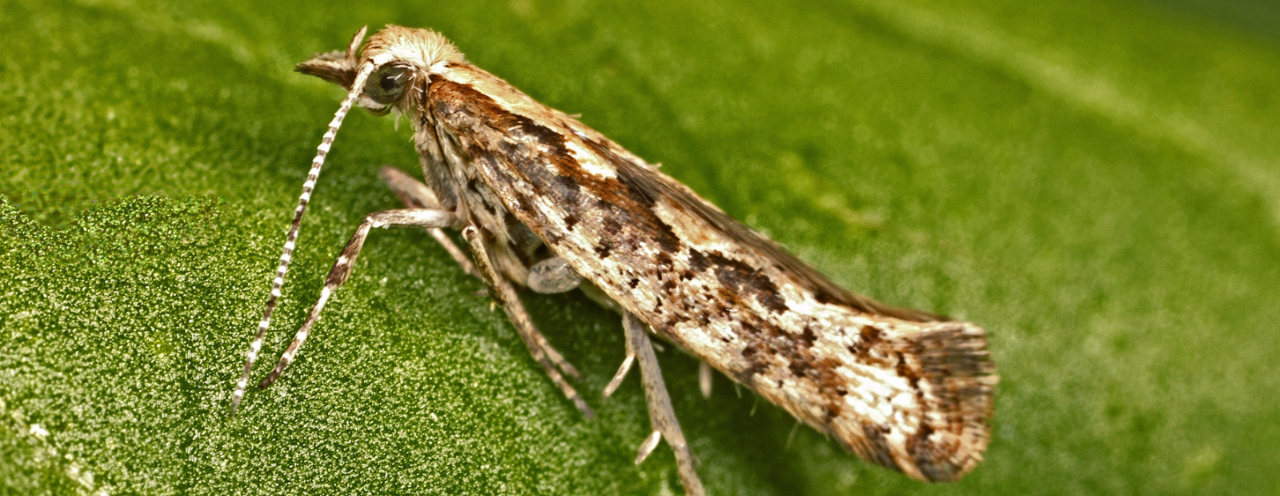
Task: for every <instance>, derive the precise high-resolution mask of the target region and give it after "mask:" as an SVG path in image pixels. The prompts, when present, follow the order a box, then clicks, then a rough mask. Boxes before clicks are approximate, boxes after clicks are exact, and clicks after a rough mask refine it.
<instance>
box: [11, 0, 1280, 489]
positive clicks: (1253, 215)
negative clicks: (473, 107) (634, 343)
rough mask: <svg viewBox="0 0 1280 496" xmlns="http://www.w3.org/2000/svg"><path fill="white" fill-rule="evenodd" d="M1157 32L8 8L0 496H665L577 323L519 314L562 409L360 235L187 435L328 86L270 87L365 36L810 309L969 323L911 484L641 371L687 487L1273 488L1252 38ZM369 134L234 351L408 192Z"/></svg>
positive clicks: (1269, 119) (1132, 13)
mask: <svg viewBox="0 0 1280 496" xmlns="http://www.w3.org/2000/svg"><path fill="white" fill-rule="evenodd" d="M1173 4H1177V5H1182V6H1184V7H1168V6H1159V5H1149V4H1145V3H1123V2H1105V1H1101V0H1083V1H1073V2H1066V1H1061V2H1030V3H1028V2H1015V1H1012V0H987V1H983V2H960V3H957V2H946V1H939V0H907V1H896V0H847V1H841V0H819V1H816V2H810V3H808V4H806V5H783V4H778V3H775V2H766V1H759V0H749V1H747V2H745V3H744V2H730V1H722V0H712V1H706V2H687V1H682V2H671V1H667V2H643V3H641V2H637V3H635V4H631V3H625V4H618V5H601V4H595V3H586V2H543V1H535V0H512V1H510V2H507V3H500V4H494V5H473V3H472V2H443V3H441V4H437V5H419V4H416V3H415V2H406V1H383V2H377V3H376V4H369V5H368V6H366V5H358V3H357V2H345V3H334V4H333V5H329V6H318V5H316V4H315V3H314V2H254V3H247V2H237V3H236V4H234V5H233V4H231V3H229V2H202V1H188V2H182V3H175V4H164V3H160V2H153V1H149V0H137V1H129V0H84V1H81V2H69V1H59V0H52V1H40V2H37V1H31V0H13V1H8V2H6V3H4V5H0V9H2V11H3V12H4V15H2V16H0V29H2V30H3V32H4V33H5V34H6V40H7V45H6V50H4V53H3V55H0V64H3V66H2V67H3V71H2V72H0V109H3V110H2V111H0V154H2V155H0V194H2V195H3V200H0V229H2V233H3V234H2V237H0V238H2V239H0V481H3V485H0V494H39V493H53V494H73V493H101V494H117V493H146V494H219V495H223V494H265V493H271V494H351V493H357V494H369V493H414V494H423V493H425V494H462V493H471V494H529V493H538V494H556V495H559V494H669V493H674V494H679V493H680V492H681V488H680V485H679V480H678V476H677V474H676V471H675V464H674V459H673V457H672V456H671V454H670V451H669V450H667V449H666V448H660V449H659V450H657V451H656V452H655V455H654V456H653V457H651V458H650V459H649V460H648V461H646V462H645V463H644V464H643V465H640V466H638V467H637V466H634V465H633V464H632V460H633V456H634V453H635V448H636V446H637V445H638V443H639V442H640V441H641V440H642V439H643V438H644V436H645V435H646V434H647V431H648V419H647V416H646V413H645V408H644V403H643V397H642V393H641V391H640V388H639V386H638V384H637V381H636V380H635V379H634V378H633V379H630V380H629V381H628V382H627V383H624V386H623V388H622V389H621V390H620V391H619V393H618V394H617V395H616V396H614V397H613V398H611V399H609V400H608V401H605V400H603V399H601V398H599V397H598V395H597V394H596V392H597V391H600V390H601V388H602V387H603V386H604V384H605V383H606V382H607V381H608V379H609V378H610V376H611V375H612V373H613V371H614V369H615V367H616V366H617V365H618V362H619V361H620V360H621V359H622V356H623V341H622V333H621V327H620V324H619V322H618V319H617V317H616V316H614V315H612V314H610V313H608V312H606V311H605V310H602V309H600V308H598V307H595V306H594V305H593V304H591V303H590V302H589V301H588V300H586V299H585V298H583V297H582V296H581V295H578V294H570V295H562V296H536V295H530V296H528V297H527V298H526V302H527V305H528V306H529V307H530V310H531V312H532V313H533V314H534V315H533V316H534V319H535V321H536V322H537V323H538V325H539V327H540V328H541V329H542V330H543V331H544V332H545V333H546V334H547V336H548V338H549V339H550V340H551V341H552V342H553V343H554V344H555V345H556V347H557V348H558V349H560V350H561V351H563V352H564V353H565V355H566V356H567V357H568V358H569V359H570V361H572V362H573V363H574V364H575V365H577V366H578V367H579V368H580V369H581V370H582V371H583V373H584V378H583V380H582V381H580V382H579V384H578V387H579V390H580V391H583V392H584V393H585V395H586V396H587V398H588V402H589V403H591V405H592V406H593V407H594V408H596V411H597V412H598V417H597V418H596V419H594V420H590V421H587V420H584V419H583V418H582V416H581V415H580V414H579V413H578V412H577V411H576V410H575V409H574V408H573V406H572V405H571V404H570V403H568V402H567V401H565V400H564V399H563V398H562V397H561V396H560V394H559V393H558V392H557V391H556V390H555V389H554V388H553V387H552V385H551V384H550V382H549V381H548V380H547V379H546V378H545V377H543V375H542V372H541V371H540V369H539V367H538V366H537V364H536V363H535V362H534V361H533V360H532V359H531V358H530V357H529V356H528V353H527V351H526V350H525V348H524V346H523V344H522V343H521V341H520V339H519V338H518V337H517V336H516V335H515V332H514V330H513V329H512V328H511V326H510V324H509V323H508V322H506V319H505V318H504V317H503V315H502V313H501V311H493V310H491V309H490V305H489V300H488V299H487V298H485V297H480V296H476V294H477V292H478V291H480V290H481V289H482V286H481V284H480V283H479V282H477V281H476V280H474V279H472V278H469V277H468V276H466V275H465V274H463V273H462V272H461V271H460V270H459V269H458V268H457V267H456V266H455V265H454V264H453V262H452V261H451V260H450V259H449V257H448V256H447V255H446V254H445V253H444V252H443V250H441V249H439V248H438V247H437V246H434V245H433V243H432V242H431V240H430V238H428V237H427V236H425V235H424V234H423V233H422V232H420V231H414V230H386V231H383V230H379V231H378V232H376V233H375V234H374V235H373V237H372V238H371V239H370V241H369V243H368V245H366V251H365V255H364V256H363V257H362V258H361V260H360V263H359V264H358V266H357V268H356V272H355V275H354V276H353V277H352V279H351V281H350V283H348V285H347V286H345V287H343V288H342V290H341V291H339V292H338V293H337V294H336V295H335V297H334V299H333V301H332V302H331V303H330V305H329V307H328V309H327V310H326V313H325V316H324V318H323V319H322V320H321V322H320V324H319V326H318V327H317V330H316V332H315V334H314V335H313V337H312V339H311V340H310V341H308V343H307V345H306V347H305V348H304V351H303V352H302V353H301V355H300V359H299V360H298V361H297V362H296V363H295V364H294V366H293V367H292V368H291V369H290V370H289V372H288V373H287V374H286V375H285V376H284V378H283V379H282V380H281V382H280V383H278V384H277V385H276V386H274V387H273V388H271V389H268V390H266V391H263V392H252V393H251V394H250V395H249V396H248V398H247V399H246V401H245V404H244V408H243V410H242V412H241V414H239V415H238V416H236V417H234V418H229V417H228V416H227V415H226V407H227V403H228V400H229V397H230V392H231V388H232V386H233V382H234V380H235V379H236V378H237V377H238V374H239V371H240V366H241V364H242V360H243V356H244V352H245V351H246V347H247V344H248V341H249V339H250V337H251V334H252V333H253V330H254V326H255V323H256V322H257V320H258V318H259V317H260V312H261V310H262V304H263V302H264V301H265V299H266V296H267V292H268V290H269V284H270V279H271V277H272V270H273V269H274V266H275V263H276V260H277V257H278V256H279V253H280V249H281V244H282V243H283V238H284V233H285V231H286V229H287V227H288V223H289V219H290V216H291V214H292V210H293V206H294V202H295V200H296V198H297V195H298V193H299V191H300V187H301V183H302V180H303V178H304V176H305V174H306V170H307V165H308V161H309V159H310V158H311V156H312V154H313V153H314V150H315V146H316V145H317V144H318V142H319V137H320V134H321V133H322V132H323V130H324V126H325V124H326V123H327V122H328V120H329V118H330V116H331V115H332V112H333V110H334V109H336V107H337V105H338V100H339V98H340V96H341V95H340V94H339V93H338V90H336V89H335V88H333V87H332V85H328V84H326V83H324V82H322V81H319V80H316V79H314V78H308V77H305V76H301V75H298V74H295V73H293V72H292V71H291V68H292V64H293V63H295V62H297V61H300V60H303V59H305V58H306V57H307V56H309V55H310V54H312V53H315V52H320V51H327V50H334V49H339V48H342V47H343V46H345V43H346V41H347V40H348V38H349V36H350V35H351V34H352V33H353V32H354V31H355V30H356V29H358V28H359V27H360V26H361V25H364V24H366V23H367V24H369V25H370V26H371V27H372V28H374V29H376V28H378V27H380V26H381V25H382V24H384V23H396V24H403V25H408V26H420V27H431V28H434V29H437V30H439V31H441V32H443V33H444V34H446V35H447V36H449V37H450V38H451V39H453V41H454V42H455V43H456V44H457V45H458V46H459V47H460V48H461V49H462V50H463V52H465V53H466V54H467V55H468V57H469V59H470V60H472V61H473V62H475V63H476V64H477V65H479V66H481V67H484V68H486V69H487V70H489V71H491V72H494V73H495V74H498V75H500V76H502V77H504V78H507V79H508V80H509V81H511V82H512V83H513V84H515V85H516V86H517V87H519V88H521V89H523V90H525V91H526V92H528V93H529V94H531V95H533V96H534V97H536V98H538V99H540V100H542V101H544V102H546V103H548V104H550V105H552V106H554V107H557V108H560V109H562V110H564V111H566V112H570V113H581V114H583V120H584V121H585V122H587V123H588V124H589V125H592V126H594V127H596V128H597V129H599V130H600V131H602V132H604V133H605V134H606V135H608V136H610V137H612V138H614V139H615V140H617V141H618V142H619V143H621V144H623V145H624V146H626V147H628V148H629V149H631V150H632V151H634V152H636V153H638V154H639V155H641V156H643V157H645V158H647V159H649V160H651V161H654V162H662V163H664V164H666V165H665V166H664V169H663V170H664V171H666V172H667V173H668V174H671V175H673V176H675V177H676V178H678V179H680V180H682V181H684V182H685V183H686V184H688V185H689V186H690V187H692V188H693V189H695V190H697V191H698V192H700V193H701V194H703V195H704V196H706V197H707V198H708V199H710V200H712V201H713V202H715V203H717V204H718V205H720V206H721V207H723V208H724V209H725V210H726V211H728V212H729V213H730V214H732V215H734V216H735V217H738V218H740V219H744V220H745V221H746V222H748V223H749V224H751V225H753V226H755V227H757V228H758V229H760V230H761V231H764V232H766V233H768V234H770V235H771V236H773V237H774V238H776V239H778V240H780V241H781V242H782V243H784V244H785V245H787V246H788V247H789V248H790V249H792V250H793V251H795V252H796V253H797V254H799V255H800V256H801V257H802V258H804V259H806V260H808V261H810V262H811V263H813V264H814V265H816V266H817V267H819V268H820V269H822V270H823V271H824V272H826V273H828V274H830V275H831V276H832V277H833V278H834V279H835V280H837V281H839V282H840V283H841V284H843V285H845V286H846V287H848V288H850V289H853V290H855V291H858V292H862V293H866V294H869V295H871V296H873V297H875V298H878V299H881V300H884V301H886V302H890V303H893V304H898V305H906V306H914V307H919V308H923V309H927V310H931V311H937V312H943V313H948V314H951V315H955V316H957V317H961V318H964V319H967V320H971V321H974V322H977V323H979V324H981V325H983V326H985V327H986V328H987V330H988V331H989V333H990V340H991V348H992V351H993V353H994V356H995V358H996V361H997V363H998V365H999V368H1000V374H1001V378H1002V381H1001V383H1000V387H999V390H998V395H997V410H996V417H995V419H994V425H993V433H994V438H993V440H992V443H991V447H990V450H989V451H988V453H987V460H986V461H985V462H984V463H983V464H981V465H979V466H978V468H977V469H976V470H975V471H974V472H973V473H972V474H970V475H969V476H968V477H966V478H965V480H964V481H963V482H960V483H958V484H944V485H927V484H923V483H919V482H915V481H912V480H909V479H906V478H905V477H903V476H901V475H899V474H896V473H893V472H890V471H886V470H883V469H879V468H875V467H872V466H869V465H868V464H866V463H863V462H861V461H859V460H857V459H856V458H855V457H853V456H852V455H848V454H845V453H843V452H842V450H841V449H840V448H839V447H838V445H836V444H835V442H834V441H831V440H827V439H824V438H823V437H822V436H821V435H819V434H817V433H815V432H813V431H812V430H810V429H808V428H805V427H801V428H799V429H798V430H793V426H794V425H795V423H794V421H793V420H792V419H791V418H790V417H789V416H788V415H787V414H785V412H782V411H781V410H779V409H777V408H775V407H773V406H771V405H768V404H757V402H756V400H755V399H754V397H753V396H752V395H751V394H750V393H749V392H748V391H745V390H742V391H737V390H736V389H735V388H734V387H733V386H732V385H731V384H730V382H729V381H727V380H725V379H723V378H717V382H716V390H715V393H714V395H713V396H712V398H710V399H705V400H704V399H702V398H701V397H700V395H699V394H698V393H697V385H696V379H695V376H696V372H697V365H696V363H694V362H693V360H691V359H689V358H688V357H686V356H685V355H683V354H681V353H676V352H674V351H673V350H670V349H668V351H666V352H665V353H662V354H661V355H660V360H661V361H662V365H663V367H664V372H665V376H666V379H667V381H668V384H669V387H670V389H671V391H672V395H673V400H674V402H675V405H676V410H677V413H678V414H679V416H680V419H681V422H682V425H683V427H684V431H685V432H686V434H687V435H688V436H689V437H690V440H691V443H692V446H693V450H694V452H695V453H696V455H697V456H698V457H699V459H700V461H701V467H700V473H701V475H702V477H703V479H704V481H705V482H706V484H707V487H708V489H709V492H710V493H711V494H903V493H939V494H979V493H981V494H992V493H1006V494H1026V493H1038V492H1048V493H1056V494H1124V493H1129V494H1168V493H1182V494H1191V493H1215V494H1222V493H1232V494H1275V493H1276V492H1277V491H1280V484H1278V483H1277V479H1276V478H1275V477H1272V476H1271V475H1270V473H1269V472H1270V471H1271V470H1272V469H1274V467H1276V466H1280V450H1276V449H1275V446H1277V445H1280V427H1278V426H1280V402H1277V401H1276V399H1275V398H1276V396H1275V392H1276V391H1277V390H1280V374H1277V373H1276V368H1275V366H1274V365H1273V364H1274V363H1275V357H1276V356H1280V339H1277V332H1276V331H1277V327H1276V322H1280V304H1277V302H1280V236H1278V235H1277V234H1278V233H1280V166H1278V164H1277V159H1276V158H1275V157H1280V140H1277V139H1276V136H1280V96H1278V95H1280V43H1277V38H1276V37H1275V36H1272V35H1267V34H1264V35H1258V34H1257V33H1259V32H1265V33H1274V32H1275V31H1274V30H1272V31H1267V29H1268V28H1267V26H1271V27H1274V26H1275V24H1269V25H1268V24H1266V22H1267V21H1266V19H1277V17H1276V12H1277V9H1276V8H1275V7H1274V6H1267V5H1265V4H1264V3H1262V2H1258V3H1256V4H1253V3H1250V2H1249V0H1236V1H1234V2H1233V3H1232V4H1233V5H1236V6H1240V10H1237V11H1238V12H1246V11H1248V9H1249V8H1252V9H1255V10H1256V11H1257V12H1260V13H1263V14H1265V15H1262V14H1259V15H1257V16H1251V17H1249V18H1247V19H1244V20H1239V19H1237V20H1239V22H1238V24H1239V25H1241V26H1245V27H1244V28H1241V29H1240V30H1235V29H1233V28H1232V27H1231V24H1229V23H1230V22H1235V21H1231V19H1236V18H1232V17H1231V16H1230V15H1227V14H1215V16H1217V17H1213V19H1218V20H1213V21H1203V20H1197V18H1196V17H1194V15H1199V14H1196V13H1203V12H1206V11H1204V10H1196V8H1194V6H1195V5H1200V4H1197V3H1196V2H1195V1H1194V0H1179V1H1177V2H1173ZM1187 5H1191V6H1192V7H1185V6H1187ZM1178 9H1185V10H1178ZM1214 12H1227V11H1226V10H1218V11H1214ZM1211 17H1212V16H1211ZM1221 19H1227V22H1226V23H1224V22H1223V21H1222V20H1221ZM1258 26H1262V27H1261V28H1259V27H1258ZM405 127H407V126H401V129H399V130H396V129H395V126H394V123H393V120H392V119H379V118H375V117H372V116H369V115H366V114H364V113H359V115H356V114H353V115H352V117H351V118H350V119H349V122H348V124H347V126H346V127H345V128H344V129H343V131H342V133H341V135H340V136H339V138H338V141H337V143H336V145H335V148H334V152H333V153H332V154H331V155H330V159H329V165H328V166H327V168H326V170H325V172H324V175H323V176H322V177H321V180H320V186H319V189H318V190H317V192H316V194H315V195H314V197H313V203H312V208H311V212H310V214H309V215H308V218H307V220H306V222H305V224H304V228H303V232H302V237H301V240H300V243H299V250H298V252H297V253H296V255H295V258H294V263H293V266H292V270H291V271H290V274H289V282H288V283H287V284H286V286H285V291H284V297H283V306H282V307H281V308H280V310H279V312H278V313H277V317H276V319H275V321H274V327H273V329H272V332H271V334H270V337H269V339H268V342H267V346H266V348H265V351H264V355H265V356H266V357H274V356H277V355H278V354H279V353H280V352H281V351H282V349H283V347H284V346H285V344H286V343H287V340H288V339H289V338H290V337H291V335H292V331H293V330H294V328H295V326H297V325H299V324H300V323H301V320H302V317H303V315H304V313H305V312H306V310H307V309H308V308H309V306H310V305H311V303H312V302H313V301H314V299H315V298H316V297H317V296H318V293H319V287H320V284H321V280H322V278H323V275H324V273H325V271H327V269H328V267H329V265H330V263H331V262H332V259H333V257H335V256H336V255H337V252H338V251H339V249H340V247H341V246H342V244H343V243H344V242H345V240H346V237H347V236H349V235H350V233H351V231H352V230H353V229H354V228H355V226H356V224H357V223H358V222H359V219H360V218H361V216H362V215H364V214H365V213H368V212H371V211H374V210H378V209H385V208H391V207H394V206H395V205H396V204H397V203H396V200H395V198H394V197H393V196H392V195H391V194H389V192H388V191H387V190H386V189H385V188H384V187H382V185H381V184H379V182H378V180H377V178H376V174H375V173H376V170H377V167H378V166H379V165H381V164H386V163H389V164H394V165H396V166H398V167H400V168H401V169H404V170H407V171H413V170H415V169H416V167H417V165H416V164H417V158H416V156H415V153H414V151H413V147H412V145H411V142H410V139H409V136H408V133H407V130H406V129H404V128H405ZM266 361H267V362H270V361H271V360H270V358H268V359H266ZM268 366H269V364H268V365H264V366H261V367H260V369H261V370H259V371H258V373H257V375H256V377H262V374H264V373H265V370H266V368H267V367H268ZM737 393H740V395H739V394H737Z"/></svg>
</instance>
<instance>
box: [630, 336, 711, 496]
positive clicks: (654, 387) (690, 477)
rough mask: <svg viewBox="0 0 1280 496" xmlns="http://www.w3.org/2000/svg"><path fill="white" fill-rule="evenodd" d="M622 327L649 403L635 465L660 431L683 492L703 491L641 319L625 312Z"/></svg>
mask: <svg viewBox="0 0 1280 496" xmlns="http://www.w3.org/2000/svg"><path fill="white" fill-rule="evenodd" d="M622 328H623V330H624V331H625V332H626V335H627V354H628V356H631V355H634V356H635V359H636V361H637V362H640V380H641V382H643V383H644V398H645V403H647V404H648V405H649V423H650V424H651V425H652V426H653V431H654V432H653V434H650V435H649V437H648V438H646V439H645V442H644V443H642V444H641V445H640V450H639V453H638V454H637V456H636V465H639V464H640V462H643V461H644V459H645V458H646V457H648V456H649V453H651V452H652V451H653V449H654V448H655V447H657V445H658V436H659V435H661V437H662V438H663V439H666V440H667V445H669V446H671V450H672V451H674V452H675V454H676V466H677V467H678V468H679V470H680V482H681V483H682V484H683V485H684V491H685V494H688V495H699V496H700V495H702V494H705V492H704V491H703V489H702V481H701V480H699V479H698V472H697V470H696V469H694V466H693V453H692V452H691V451H689V443H688V441H686V440H685V438H684V433H683V432H681V431H680V422H679V421H677V420H676V412H675V410H674V409H672V408H671V396H669V395H668V394H667V386H666V384H664V383H663V382H662V371H661V370H660V369H659V368H658V357H657V356H656V355H654V354H653V346H652V344H651V343H650V341H649V336H648V335H647V334H645V330H644V322H641V321H640V318H639V317H636V316H635V314H632V313H631V312H627V313H626V315H624V316H623V317H622ZM620 372H621V371H620ZM621 373H625V372H621Z"/></svg>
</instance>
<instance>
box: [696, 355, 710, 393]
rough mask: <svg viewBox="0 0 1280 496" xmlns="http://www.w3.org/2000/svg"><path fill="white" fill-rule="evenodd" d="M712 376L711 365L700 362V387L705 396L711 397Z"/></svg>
mask: <svg viewBox="0 0 1280 496" xmlns="http://www.w3.org/2000/svg"><path fill="white" fill-rule="evenodd" d="M711 378H712V376H711V365H710V364H708V363H707V362H698V389H699V390H701V391H702V397H703V398H710V397H711Z"/></svg>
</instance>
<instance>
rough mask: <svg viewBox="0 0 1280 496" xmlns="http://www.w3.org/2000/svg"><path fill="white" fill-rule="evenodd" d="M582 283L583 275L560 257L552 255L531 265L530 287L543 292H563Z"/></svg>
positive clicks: (528, 284)
mask: <svg viewBox="0 0 1280 496" xmlns="http://www.w3.org/2000/svg"><path fill="white" fill-rule="evenodd" d="M580 284H582V276H580V275H578V271H576V270H573V267H570V266H569V262H566V261H564V259H563V258H560V257H552V258H548V259H546V260H543V261H541V262H538V263H535V264H533V266H532V267H529V278H528V282H527V283H526V285H527V286H529V289H532V290H533V291H534V292H537V293H543V294H554V293H563V292H565V291H569V290H571V289H573V288H576V287H578V285H580Z"/></svg>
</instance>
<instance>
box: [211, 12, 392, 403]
mask: <svg viewBox="0 0 1280 496" xmlns="http://www.w3.org/2000/svg"><path fill="white" fill-rule="evenodd" d="M363 32H364V30H363V29H362V30H361V33H362V34H363ZM373 67H374V66H373V64H372V63H370V64H365V65H364V66H361V67H360V69H359V72H357V73H356V79H355V82H354V83H352V84H351V91H349V92H348V93H347V97H346V98H344V99H343V100H342V106H340V107H338V112H337V113H335V114H334V115H333V121H331V122H329V130H328V131H325V133H324V138H323V139H321V140H320V146H319V147H317V149H316V158H315V159H313V160H312V161H311V173H310V174H307V182H305V183H303V184H302V196H301V197H299V198H298V209H297V210H294V212H293V225H291V226H289V236H288V238H286V240H285V243H284V254H283V255H280V266H279V267H278V268H277V269H276V278H275V280H273V281H271V296H270V297H268V298H267V310H266V311H265V312H263V313H262V321H261V322H258V334H257V335H256V336H254V337H253V343H251V344H250V345H249V353H248V356H247V357H246V358H245V361H244V372H243V373H242V374H241V375H240V381H239V382H237V383H236V390H235V392H234V393H232V394H231V414H232V415H235V413H236V408H238V407H239V406H240V400H242V399H244V392H245V389H246V388H247V387H248V385H249V375H250V373H251V372H252V371H253V363H254V362H256V361H258V352H259V351H262V341H263V340H264V339H265V338H266V335H267V328H268V327H270V326H271V312H273V311H274V310H275V308H276V300H279V299H280V286H283V285H284V274H285V272H287V271H288V270H289V261H290V260H291V259H292V258H293V249H294V242H295V241H297V240H298V230H299V229H301V228H302V214H303V213H304V212H306V210H307V203H308V202H310V201H311V190H313V189H315V187H316V179H318V178H319V177H320V168H321V167H324V157H325V156H326V155H328V154H329V147H331V146H333V139H334V138H335V137H337V136H338V128H340V127H342V119H344V118H346V117H347V112H350V111H351V107H352V105H355V102H356V99H357V98H359V97H360V93H361V92H362V90H363V89H364V83H365V80H367V79H368V78H369V74H370V73H372V72H373Z"/></svg>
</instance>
